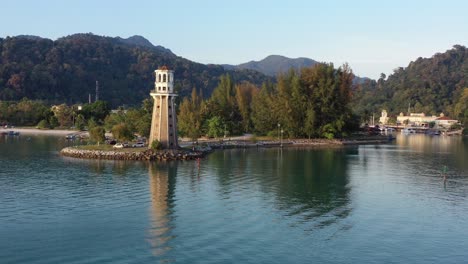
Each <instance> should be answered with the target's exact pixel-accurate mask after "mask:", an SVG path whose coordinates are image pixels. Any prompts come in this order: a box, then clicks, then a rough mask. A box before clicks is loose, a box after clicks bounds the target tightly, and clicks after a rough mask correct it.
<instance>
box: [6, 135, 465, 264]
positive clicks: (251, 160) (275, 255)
mask: <svg viewBox="0 0 468 264" xmlns="http://www.w3.org/2000/svg"><path fill="white" fill-rule="evenodd" d="M70 144H73V143H70V142H67V141H65V140H64V139H62V138H59V137H47V136H34V137H31V138H30V139H28V138H27V137H25V136H20V137H7V136H5V137H3V136H2V137H0V262H1V263H160V262H168V263H466V262H467V260H468V250H467V249H468V242H467V241H468V199H467V195H468V162H467V161H468V140H466V139H462V138H459V137H429V136H424V135H409V136H400V135H399V136H398V138H397V141H396V142H394V143H392V144H387V145H365V146H355V147H346V148H322V149H310V148H285V149H283V150H281V149H239V150H224V151H216V152H214V153H212V154H210V155H208V156H207V157H206V158H205V159H204V160H202V162H201V166H200V168H198V166H197V164H196V162H193V161H184V162H169V163H156V162H121V161H99V160H79V159H73V158H65V157H61V156H60V155H59V154H58V150H60V149H61V148H62V147H64V146H67V145H70ZM444 168H446V169H444ZM444 170H446V171H447V175H448V180H447V182H445V183H444V181H443V178H442V174H443V171H444Z"/></svg>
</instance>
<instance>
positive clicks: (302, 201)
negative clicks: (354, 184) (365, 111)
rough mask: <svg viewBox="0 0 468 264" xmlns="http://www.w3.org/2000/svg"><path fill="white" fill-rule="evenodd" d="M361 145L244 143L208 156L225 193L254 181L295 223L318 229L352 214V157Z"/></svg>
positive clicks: (226, 194)
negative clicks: (269, 146)
mask: <svg viewBox="0 0 468 264" xmlns="http://www.w3.org/2000/svg"><path fill="white" fill-rule="evenodd" d="M357 151H358V149H357V148H336V149H330V148H327V149H300V148H287V149H258V150H253V149H252V150H242V149H240V150H239V149H238V150H224V151H223V153H215V154H213V155H210V156H209V157H208V159H209V162H210V163H212V164H213V166H214V167H215V168H216V171H214V172H215V173H216V174H217V177H218V183H219V186H220V188H221V190H222V191H221V195H223V196H225V198H226V196H229V195H231V193H234V192H235V189H236V188H245V185H248V186H249V187H248V188H250V189H252V190H260V191H261V192H263V193H266V194H268V195H267V196H273V197H274V199H275V207H276V208H277V209H279V210H280V211H282V215H283V216H285V217H290V218H291V219H292V220H293V223H292V224H294V225H296V224H307V225H309V228H311V229H315V228H322V227H325V226H329V225H332V224H334V223H335V222H337V221H339V220H340V219H344V218H346V217H347V216H348V215H349V214H350V212H351V210H352V208H351V207H350V199H351V198H350V197H349V196H350V186H349V175H348V163H349V161H348V159H349V157H350V155H356V154H357ZM239 185H243V186H242V187H239ZM310 225H312V226H310ZM309 228H307V229H309ZM344 228H346V227H344Z"/></svg>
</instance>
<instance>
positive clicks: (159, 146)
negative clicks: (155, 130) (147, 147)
mask: <svg viewBox="0 0 468 264" xmlns="http://www.w3.org/2000/svg"><path fill="white" fill-rule="evenodd" d="M162 147H163V146H162V144H161V142H159V140H157V139H155V140H153V142H151V149H152V150H160V149H162Z"/></svg>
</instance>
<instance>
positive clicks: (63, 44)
mask: <svg viewBox="0 0 468 264" xmlns="http://www.w3.org/2000/svg"><path fill="white" fill-rule="evenodd" d="M163 65H167V66H168V67H170V68H171V69H173V70H174V71H175V89H176V90H177V92H178V93H179V94H180V96H181V97H183V96H185V95H188V94H190V92H191V90H192V89H193V88H196V89H197V90H202V91H203V94H204V95H205V96H209V95H210V94H211V92H212V91H213V90H214V88H215V87H216V86H217V85H218V82H219V79H220V76H222V75H225V74H229V75H231V77H232V78H233V80H235V81H236V82H242V81H248V82H250V83H253V84H255V85H258V86H260V85H261V84H262V83H263V82H264V81H267V80H269V81H270V80H272V79H273V78H271V77H268V76H266V75H264V74H262V73H260V72H257V71H252V70H226V69H224V68H223V67H222V66H220V65H205V64H201V63H196V62H193V61H190V60H188V59H185V58H182V57H180V56H177V55H175V54H174V53H172V52H171V51H170V50H169V49H166V48H164V47H162V46H155V45H153V44H152V43H151V42H150V41H148V40H147V39H145V38H143V37H141V36H132V37H129V38H126V39H124V38H120V37H106V36H98V35H94V34H92V33H78V34H73V35H69V36H65V37H61V38H58V39H57V40H51V39H47V38H42V37H37V36H28V35H23V36H18V37H15V36H13V37H6V38H0V100H5V101H10V100H11V101H17V100H21V99H22V98H24V97H28V98H30V99H34V100H36V99H37V100H44V101H46V102H49V103H51V104H60V103H63V102H66V103H69V104H75V103H83V102H87V101H88V95H89V94H90V95H93V97H94V94H95V83H96V81H99V87H100V89H99V95H100V96H99V98H100V99H102V100H105V101H108V102H109V103H110V105H111V106H112V107H117V106H120V105H124V104H125V105H137V104H140V103H141V101H142V100H143V99H145V98H148V97H149V91H150V90H151V89H153V87H154V70H155V69H157V68H158V67H160V66H163Z"/></svg>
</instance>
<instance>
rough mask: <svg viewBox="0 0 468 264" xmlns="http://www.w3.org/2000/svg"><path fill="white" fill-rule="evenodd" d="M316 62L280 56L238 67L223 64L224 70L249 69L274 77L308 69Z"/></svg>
mask: <svg viewBox="0 0 468 264" xmlns="http://www.w3.org/2000/svg"><path fill="white" fill-rule="evenodd" d="M317 63H318V62H317V61H315V60H313V59H309V58H304V57H300V58H294V59H293V58H288V57H285V56H281V55H270V56H267V57H266V58H264V59H263V60H260V61H249V62H246V63H242V64H239V65H229V64H224V65H223V67H224V68H225V69H249V70H255V71H259V72H261V73H263V74H265V75H268V76H276V75H277V74H278V73H285V72H287V71H289V69H291V68H293V69H300V68H304V67H310V66H313V65H315V64H317Z"/></svg>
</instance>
